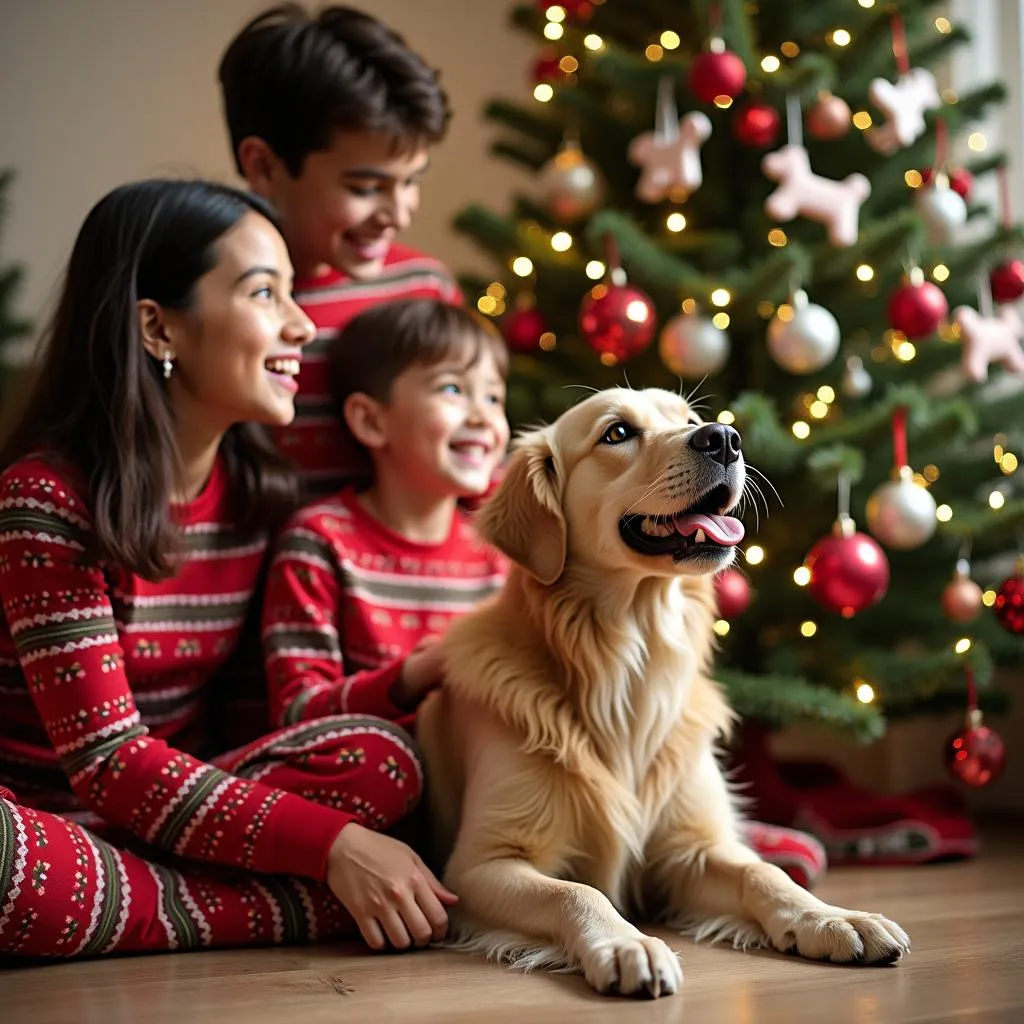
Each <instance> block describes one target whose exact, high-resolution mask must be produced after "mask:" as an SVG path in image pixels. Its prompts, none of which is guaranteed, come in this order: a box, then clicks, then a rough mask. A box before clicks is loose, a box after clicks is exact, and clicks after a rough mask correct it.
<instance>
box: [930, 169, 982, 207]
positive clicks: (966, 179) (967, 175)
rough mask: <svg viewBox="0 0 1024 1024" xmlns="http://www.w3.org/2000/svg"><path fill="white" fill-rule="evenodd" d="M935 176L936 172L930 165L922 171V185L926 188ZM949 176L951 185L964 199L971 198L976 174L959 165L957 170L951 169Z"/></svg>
mask: <svg viewBox="0 0 1024 1024" xmlns="http://www.w3.org/2000/svg"><path fill="white" fill-rule="evenodd" d="M934 177H935V174H934V172H933V171H932V169H931V168H930V167H926V168H925V169H924V170H923V171H922V172H921V187H922V188H925V187H927V186H928V185H930V184H931V183H932V178H934ZM947 177H948V178H949V187H950V188H951V189H952V190H953V191H954V192H955V193H956V194H957V195H958V196H960V197H961V198H962V199H965V200H966V199H970V197H971V189H972V188H974V175H973V174H971V172H970V171H968V170H965V169H964V168H963V167H957V168H956V169H955V170H952V171H949V172H948V174H947Z"/></svg>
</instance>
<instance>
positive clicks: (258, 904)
mask: <svg viewBox="0 0 1024 1024" xmlns="http://www.w3.org/2000/svg"><path fill="white" fill-rule="evenodd" d="M213 763H215V764H216V765H217V766H218V767H219V768H222V769H224V770H225V771H228V772H230V773H231V774H232V775H236V776H238V777H240V778H247V779H253V780H259V781H260V782H262V783H265V784H266V785H269V786H274V787H277V788H279V789H284V790H288V791H290V792H292V793H297V794H299V795H300V796H304V797H308V798H309V799H311V800H315V801H316V802H318V803H322V804H328V805H330V806H334V807H337V808H339V809H341V810H345V811H348V812H350V813H353V814H357V815H359V816H360V818H361V819H362V821H363V822H364V823H365V824H366V825H367V826H368V827H369V828H374V829H379V830H384V829H389V828H391V827H392V826H394V825H395V823H396V822H397V821H398V820H399V819H400V818H402V817H403V816H404V815H405V814H406V813H407V812H408V811H409V810H410V809H411V808H412V806H413V805H415V804H416V803H417V801H418V800H419V798H420V796H421V794H422V792H423V765H422V762H421V756H420V754H419V753H418V752H417V748H416V747H415V744H414V742H413V741H412V739H411V738H410V737H409V736H408V734H407V733H405V732H404V731H403V730H402V729H401V728H399V727H398V726H396V725H394V724H392V723H390V722H385V721H382V720H377V719H369V718H366V717H364V716H358V715H339V716H335V717H332V718H324V719H319V720H317V721H312V722H305V723H301V724H299V725H293V726H289V727H288V728H286V729H281V730H279V731H278V732H275V733H272V734H270V735H269V736H266V737H264V738H263V739H261V740H258V741H256V742H255V743H251V744H249V745H248V746H246V747H243V748H242V749H240V750H237V751H233V752H231V753H229V754H225V755H223V756H220V757H217V758H215V759H214V762H213ZM97 831H98V832H101V833H102V832H104V831H105V830H103V829H102V828H100V829H98V830H97ZM358 934H359V932H358V929H357V928H356V926H355V923H354V922H353V920H352V919H351V917H350V916H349V915H348V913H347V911H346V910H345V908H344V907H343V906H342V905H341V903H339V902H338V900H337V899H335V897H334V896H333V895H332V894H331V892H330V890H329V889H328V888H327V886H325V885H321V884H317V883H314V882H312V881H310V880H308V879H302V878H294V877H288V876H283V875H260V874H255V873H253V872H245V871H242V870H240V869H232V868H224V867H220V866H217V865H210V864H203V863H198V862H195V861H186V860H183V859H180V858H175V857H173V856H172V855H170V854H167V853H164V852H163V851H160V850H158V849H156V848H155V847H146V846H145V845H144V844H142V843H141V842H137V841H134V840H132V839H130V838H128V839H127V841H126V842H123V843H122V842H121V840H120V839H119V838H114V836H113V835H108V838H107V839H103V838H100V835H98V834H96V832H93V831H90V830H89V829H87V828H85V827H83V826H82V825H80V824H77V823H76V822H74V821H71V820H69V819H67V818H64V817H61V816H60V815H56V814H51V813H48V812H46V811H37V810H33V809H31V808H29V807H24V806H22V805H20V804H18V803H17V801H16V798H15V797H14V794H13V793H11V792H10V791H9V790H5V789H3V788H2V787H0V957H5V956H11V955H14V956H18V957H22V956H36V957H39V956H44V957H51V956H56V957H79V956H95V955H97V954H103V953H126V952H141V951H153V952H156V951H160V950H188V949H195V948H198V947H204V946H255V945H267V944H271V943H297V942H304V941H313V940H316V939H326V938H339V937H342V936H358Z"/></svg>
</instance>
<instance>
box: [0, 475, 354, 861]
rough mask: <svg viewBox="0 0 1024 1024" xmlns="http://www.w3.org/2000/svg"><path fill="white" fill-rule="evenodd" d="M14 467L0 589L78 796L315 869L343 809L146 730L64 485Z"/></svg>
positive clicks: (242, 852)
mask: <svg viewBox="0 0 1024 1024" xmlns="http://www.w3.org/2000/svg"><path fill="white" fill-rule="evenodd" d="M27 466H28V468H26V465H25V464H19V465H16V466H14V467H11V468H10V469H9V470H8V471H7V472H6V473H5V474H4V476H3V478H2V483H0V599H2V601H3V612H4V615H5V617H6V621H7V624H8V626H9V628H10V631H11V634H12V637H13V640H14V643H15V645H16V648H17V652H18V658H19V660H20V663H21V668H22V671H23V672H24V674H25V677H26V679H27V681H28V686H29V689H30V691H31V694H32V698H33V700H34V702H35V706H36V708H37V710H38V712H39V715H40V718H41V719H42V722H43V724H44V726H45V728H46V732H47V735H48V736H49V738H50V741H51V743H52V744H53V746H54V748H55V750H56V752H57V754H58V755H59V757H60V761H61V764H62V765H63V767H64V770H65V772H66V773H67V775H68V778H69V780H70V782H71V785H72V787H73V789H74V791H75V792H76V794H77V795H78V797H79V799H81V800H82V802H83V803H84V804H86V805H87V806H88V807H90V808H91V809H92V810H94V811H96V812H97V813H98V814H100V815H101V816H102V817H103V818H104V819H105V820H106V821H108V822H110V823H111V824H113V825H117V826H120V827H122V828H125V829H127V830H129V831H130V832H132V833H133V834H134V835H136V836H137V837H138V838H140V839H142V840H144V841H146V842H148V843H152V844H154V845H156V846H159V847H162V848H164V849H167V850H171V851H173V852H174V853H176V854H179V855H181V856H184V857H191V858H195V859H200V860H208V861H215V862H218V863H222V864H229V865H233V866H238V867H244V868H249V869H252V870H256V871H261V872H270V873H286V874H297V875H304V876H306V877H310V878H314V879H321V880H322V879H323V878H324V877H325V875H326V868H327V857H328V852H329V851H330V849H331V846H332V844H333V843H334V840H335V838H336V837H337V835H338V833H339V832H340V831H341V829H342V828H343V827H344V826H345V825H346V824H348V823H349V822H350V821H355V820H357V819H356V818H354V817H353V816H352V815H349V814H345V813H343V812H341V811H337V810H333V809H331V808H327V807H322V806H320V805H318V804H314V803H312V802H311V801H308V800H305V799H303V798H301V797H298V796H294V795H292V794H289V793H285V792H284V791H281V790H277V789H272V788H270V787H268V786H263V785H261V784H259V783H255V782H250V781H247V780H244V779H239V778H235V777H233V776H231V775H228V774H226V773H225V772H223V771H221V770H219V769H217V768H215V767H213V766H212V765H209V764H206V763H204V762H202V761H200V760H198V759H197V758H195V757H192V756H190V755H188V754H185V753H183V752H181V751H178V750H175V749H173V748H172V747H170V746H168V744H167V743H165V742H163V741H162V740H158V739H155V738H154V737H152V736H151V735H150V734H149V732H148V730H147V729H146V727H145V726H144V725H143V724H142V722H141V720H140V716H139V712H138V709H137V708H136V705H135V701H134V699H133V696H132V691H131V687H130V684H129V680H128V678H127V676H126V675H125V669H124V653H123V650H122V646H121V641H120V637H119V635H118V630H117V625H116V623H115V621H114V615H113V609H112V606H111V601H110V595H109V584H108V581H107V579H106V577H105V575H104V572H103V569H102V567H101V566H100V565H99V564H97V563H96V561H95V560H93V559H91V558H90V556H89V555H88V553H87V552H88V547H89V541H90V539H91V527H90V523H89V520H88V517H87V515H86V512H85V509H84V507H83V503H82V502H81V500H80V499H79V498H78V496H77V495H76V494H75V493H74V490H73V489H72V488H71V487H70V486H69V485H68V484H67V482H66V481H63V480H61V479H59V478H58V477H57V476H56V475H55V474H53V473H52V472H50V473H46V472H42V473H40V472H38V471H36V469H34V468H33V467H39V466H42V467H44V468H45V464H44V463H28V464H27Z"/></svg>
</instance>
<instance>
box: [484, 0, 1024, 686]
mask: <svg viewBox="0 0 1024 1024" xmlns="http://www.w3.org/2000/svg"><path fill="white" fill-rule="evenodd" d="M605 2H606V0H590V3H591V5H593V6H600V5H601V4H603V3H605ZM876 2H877V0H856V3H857V4H858V5H859V6H860V7H862V8H865V9H870V8H873V7H875V6H876ZM748 8H750V9H751V10H756V5H755V4H749V5H748ZM544 13H545V16H546V22H545V24H544V27H543V35H544V38H545V39H546V40H548V41H549V42H550V43H558V42H559V41H561V40H563V39H564V38H565V37H566V26H567V19H568V17H569V15H568V12H567V11H566V9H565V7H563V6H561V5H557V4H556V5H552V6H548V7H547V8H546V10H545V12H544ZM933 25H934V29H935V31H936V32H938V33H940V34H944V35H945V34H949V33H951V32H952V31H953V25H952V23H951V22H950V20H949V19H948V18H947V17H944V16H939V17H936V18H935V19H934V22H933ZM824 38H825V41H826V43H827V45H829V46H831V47H834V48H835V49H837V50H842V49H844V48H845V47H848V46H849V45H850V44H851V43H852V42H853V38H854V37H853V33H852V32H851V31H850V29H848V28H846V27H843V26H839V27H836V28H834V29H832V30H831V31H829V32H827V33H825V36H824ZM681 43H682V40H681V38H680V36H679V34H678V33H677V32H675V31H673V30H671V29H666V30H665V31H663V32H660V33H658V35H657V37H656V39H653V40H652V41H651V42H650V43H649V44H648V45H647V46H646V47H645V49H644V56H645V58H646V59H647V60H648V61H649V62H651V63H657V62H659V61H661V60H663V59H664V58H665V56H666V53H669V52H671V51H673V50H676V49H678V48H679V46H680V45H681ZM605 46H606V43H605V41H604V39H602V37H601V36H600V35H598V34H596V33H594V32H588V33H586V34H585V35H583V38H582V50H581V51H579V55H578V56H577V55H575V54H572V53H565V54H562V55H559V56H558V58H557V74H558V75H560V76H562V77H561V81H562V82H564V84H571V83H573V82H574V81H575V80H576V76H577V74H578V72H579V71H580V62H581V58H582V59H586V56H587V55H588V54H599V53H600V52H601V51H602V50H604V49H605ZM800 52H801V50H800V46H799V44H797V43H796V42H794V41H786V42H783V43H782V44H781V45H780V46H779V52H778V54H776V53H768V54H764V55H763V56H762V58H761V60H760V69H761V71H762V72H764V73H765V74H766V75H771V74H774V73H775V72H778V71H779V70H780V69H782V68H783V67H784V62H785V61H787V60H792V59H793V58H795V57H797V56H799V55H800ZM552 65H553V66H554V58H552ZM554 96H555V86H554V85H553V84H552V81H550V80H548V81H539V82H537V83H536V85H535V86H534V89H533V98H534V100H535V101H537V102H538V103H541V104H545V103H549V102H550V101H551V100H552V99H553V98H554ZM941 97H942V100H943V102H945V103H947V104H954V103H956V102H958V96H957V94H956V92H955V91H954V90H952V89H948V88H947V89H944V90H942V93H941ZM733 102H734V101H733V99H732V98H731V97H729V96H725V95H722V96H717V97H715V99H714V103H715V106H717V107H719V108H720V109H727V108H728V107H730V106H731V105H732V104H733ZM850 121H851V122H852V124H853V125H854V127H855V128H857V129H858V130H859V131H861V132H866V131H868V129H870V128H871V127H872V126H873V124H874V119H873V118H872V115H871V113H870V112H869V111H867V110H857V111H855V112H853V113H852V115H850ZM987 146H988V141H987V139H986V137H985V135H984V134H983V133H982V132H980V131H974V132H971V133H970V134H969V136H968V138H967V147H968V149H970V150H971V151H972V152H974V153H981V152H984V151H985V150H986V149H987ZM903 179H904V183H905V185H906V187H907V188H908V190H911V191H913V190H916V189H919V188H921V187H922V186H923V185H926V184H927V179H926V177H925V176H924V175H922V173H921V171H919V170H917V169H909V170H907V171H906V172H905V174H904V176H903ZM670 198H671V197H670ZM687 226H688V220H687V216H686V214H685V213H684V212H682V211H681V210H678V209H676V210H671V211H670V212H668V213H667V214H666V216H665V220H664V231H665V232H667V234H668V235H677V234H679V233H680V232H683V231H685V230H686V228H687ZM525 232H526V234H527V236H528V237H529V238H530V241H531V242H532V243H534V244H537V245H538V246H549V247H550V249H551V250H552V251H553V252H554V253H556V254H559V255H567V254H568V255H572V253H573V250H574V247H575V246H576V239H575V238H574V237H573V235H572V233H571V232H570V231H567V230H565V229H564V228H562V229H558V230H556V231H553V232H550V233H548V232H547V231H545V230H544V229H543V228H542V227H541V225H539V224H537V223H536V222H529V223H527V224H526V225H525ZM767 242H768V244H769V245H770V246H772V247H774V248H782V247H784V246H786V245H788V244H789V238H788V236H787V234H786V232H785V231H784V230H783V229H782V228H781V227H778V226H773V227H772V228H771V229H770V230H769V232H768V235H767ZM509 268H510V269H511V271H512V273H513V274H514V275H515V276H516V277H519V278H529V277H531V276H532V275H533V274H534V272H535V269H536V268H535V264H534V260H533V259H531V258H530V257H529V256H526V255H516V256H513V257H512V258H511V259H510V261H509ZM606 271H607V267H606V265H605V263H604V262H603V261H601V260H599V259H591V260H589V261H588V262H587V263H586V266H585V273H586V276H587V278H588V279H590V280H592V281H600V280H601V279H602V278H603V277H604V276H605V273H606ZM926 272H927V273H928V274H929V275H930V276H931V278H932V279H933V280H934V281H936V282H938V283H940V284H941V283H943V282H945V281H947V280H948V279H949V277H950V269H949V267H948V266H947V265H946V264H945V263H942V262H937V263H935V264H934V265H932V266H930V267H928V268H927V271H926ZM852 276H853V278H854V280H855V281H856V282H857V283H858V285H860V286H862V287H864V288H865V289H867V290H869V293H870V291H873V290H874V289H875V288H876V287H877V284H878V282H877V279H876V269H875V267H873V266H872V265H871V264H869V263H859V264H858V265H857V266H856V267H855V268H854V269H853V272H852ZM707 298H708V300H709V304H710V306H711V307H713V308H714V310H715V311H714V313H713V315H712V317H711V321H712V323H713V324H714V325H715V326H716V327H718V328H719V329H722V330H724V329H725V328H727V327H728V326H729V324H730V322H731V317H730V314H729V312H728V308H729V306H730V303H731V302H732V300H733V296H732V294H731V293H730V291H729V290H728V289H727V288H724V287H717V288H714V289H713V290H712V291H711V292H710V295H709V296H708V297H707ZM508 299H509V296H508V294H507V289H506V287H505V286H504V285H503V284H501V283H500V282H497V281H496V282H493V283H492V284H490V285H489V286H488V287H487V288H486V290H485V293H484V294H483V295H482V296H480V298H479V299H478V301H477V308H478V309H479V310H480V312H481V313H483V314H485V315H486V316H489V317H500V316H502V315H503V314H504V313H505V312H506V309H507V306H508V304H507V301H506V300H508ZM697 305H698V303H697V300H696V299H695V298H692V297H688V298H685V299H683V300H682V303H681V310H682V312H683V313H693V312H695V311H696V309H697ZM757 313H758V315H759V316H760V317H761V318H763V319H764V320H770V319H771V318H772V317H777V318H778V319H780V320H782V321H786V320H787V319H791V318H792V317H793V315H794V311H793V307H792V306H791V305H790V304H789V303H781V304H779V305H778V306H776V305H775V304H773V303H772V302H769V301H763V302H761V303H759V304H758V306H757ZM865 337H866V335H865ZM939 337H940V339H941V340H942V341H944V342H947V343H953V342H957V341H959V340H960V337H959V330H958V328H957V326H956V325H955V324H947V325H944V326H943V327H942V328H941V329H940V331H939ZM556 345H557V338H556V336H555V334H554V333H553V332H551V331H546V332H545V333H544V334H543V335H541V337H540V340H539V348H540V349H541V350H543V351H551V350H552V349H554V348H555V347H556ZM868 351H869V355H870V358H871V360H872V361H874V362H878V363H882V362H885V361H887V360H889V359H896V360H898V361H899V362H901V363H910V362H912V361H913V360H914V359H915V357H916V356H917V347H916V346H915V345H914V343H913V342H912V341H911V340H909V339H908V338H907V336H906V335H905V334H903V333H902V332H901V331H898V330H895V329H890V330H887V331H885V332H884V333H883V334H882V335H881V337H880V339H879V341H878V342H877V343H876V344H874V345H872V346H870V348H869V349H868ZM836 401H837V393H836V390H835V389H834V388H833V387H831V386H830V385H822V386H821V387H819V388H818V389H817V390H816V391H815V392H813V393H812V392H808V393H806V394H803V395H800V396H798V399H797V413H796V414H795V416H794V418H793V420H792V422H791V423H790V430H791V432H792V435H793V437H794V438H796V439H797V440H798V441H806V440H807V439H808V438H810V437H811V434H812V432H813V428H814V425H815V424H823V423H826V422H828V421H830V420H834V419H835V418H836V417H837V416H838V415H839V410H838V407H837V405H836V404H835V403H836ZM717 419H718V421H719V422H720V423H725V424H730V423H733V422H735V415H734V413H733V412H732V411H731V410H730V409H724V410H722V411H721V412H720V413H719V414H718V417H717ZM1008 445H1009V440H1008V438H1007V437H1006V436H1005V435H1003V434H997V435H996V436H995V438H994V445H993V451H992V454H993V457H994V461H995V463H996V466H997V467H998V469H999V471H1000V472H1001V473H1002V474H1003V475H1004V476H1006V477H1010V476H1012V475H1013V474H1014V473H1016V472H1017V471H1018V469H1019V467H1020V459H1019V457H1018V456H1017V454H1015V453H1014V452H1013V451H1011V450H1009V447H1008ZM940 476H941V472H940V469H939V467H938V466H936V465H934V464H928V465H926V466H924V467H923V468H922V469H921V471H920V472H918V473H915V474H914V477H913V479H914V482H915V483H917V484H918V485H920V486H922V487H925V488H927V487H930V486H931V485H932V484H934V483H935V482H936V481H937V480H939V478H940ZM1006 499H1007V491H1006V489H1005V488H1004V487H1003V486H1000V485H995V486H993V487H992V489H991V490H990V492H989V494H988V496H987V503H988V506H989V508H991V509H993V510H999V509H1000V508H1002V507H1003V506H1004V505H1005V503H1006ZM935 515H936V518H937V519H938V521H939V522H940V523H948V522H949V521H950V520H951V519H953V517H954V509H953V508H952V506H950V505H949V504H946V503H943V504H940V505H938V506H937V508H936V513H935ZM743 557H744V559H745V562H746V564H747V565H748V566H751V567H758V566H761V565H763V564H764V563H765V562H766V561H767V560H768V553H767V552H766V550H765V548H764V547H763V546H762V545H760V544H751V545H749V546H748V547H747V548H746V550H745V551H744V554H743ZM792 580H793V583H794V584H795V585H796V586H798V587H805V586H807V585H808V583H809V582H810V580H811V571H810V569H808V568H807V566H806V565H800V566H797V567H796V568H795V569H794V570H793V572H792ZM995 600H996V591H995V590H993V589H988V590H985V591H984V592H983V595H982V602H983V604H984V605H985V606H986V607H991V606H992V605H993V604H994V603H995ZM729 631H730V623H729V621H728V620H726V619H724V618H722V619H719V620H718V621H717V622H716V623H715V632H716V633H717V634H718V635H719V636H722V637H724V636H726V635H727V634H728V633H729ZM798 631H799V635H800V636H801V637H803V638H805V639H810V638H812V637H814V636H815V635H816V634H817V633H818V624H817V622H815V621H814V620H813V619H805V620H804V621H802V622H801V623H800V624H799V627H798ZM971 647H972V640H971V638H970V637H967V636H962V637H959V638H958V639H957V640H956V641H955V643H954V645H953V650H954V651H955V652H956V653H957V654H959V655H964V654H966V653H967V652H968V651H970V649H971ZM852 687H853V692H854V694H855V696H856V697H857V699H858V700H860V701H861V702H862V703H865V704H868V703H871V702H873V701H874V700H875V689H874V687H873V686H872V685H871V683H870V682H868V681H867V680H865V679H862V678H856V679H854V680H853V683H852Z"/></svg>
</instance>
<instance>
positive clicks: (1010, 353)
mask: <svg viewBox="0 0 1024 1024" xmlns="http://www.w3.org/2000/svg"><path fill="white" fill-rule="evenodd" d="M953 320H954V322H955V323H956V324H957V325H958V326H959V328H960V336H961V337H962V338H963V346H964V347H963V358H962V366H963V370H964V374H965V375H966V376H967V377H968V379H970V380H972V381H974V382H975V383H976V384H980V383H982V381H985V380H988V368H989V364H990V363H999V364H1000V365H1002V366H1003V367H1004V368H1005V369H1006V370H1008V371H1009V372H1010V373H1024V349H1022V348H1021V333H1022V325H1021V319H1020V316H1019V315H1018V314H1017V311H1016V310H1015V309H1014V308H1013V307H1012V306H1002V307H1001V308H1000V310H999V312H998V313H997V314H996V315H995V316H982V314H981V313H979V312H978V311H977V310H976V309H974V308H973V307H971V306H957V308H956V309H955V310H953Z"/></svg>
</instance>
